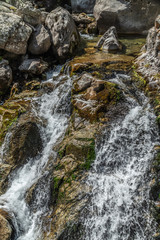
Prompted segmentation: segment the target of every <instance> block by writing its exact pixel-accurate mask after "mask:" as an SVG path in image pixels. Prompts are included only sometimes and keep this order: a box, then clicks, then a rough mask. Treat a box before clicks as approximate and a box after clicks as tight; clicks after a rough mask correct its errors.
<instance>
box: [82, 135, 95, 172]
mask: <svg viewBox="0 0 160 240" xmlns="http://www.w3.org/2000/svg"><path fill="white" fill-rule="evenodd" d="M95 158H96V153H95V141H94V139H93V140H92V142H91V144H90V145H89V148H88V152H87V156H86V159H85V163H83V164H82V165H81V167H82V168H83V169H85V170H89V169H90V167H91V165H92V163H93V162H94V160H95Z"/></svg>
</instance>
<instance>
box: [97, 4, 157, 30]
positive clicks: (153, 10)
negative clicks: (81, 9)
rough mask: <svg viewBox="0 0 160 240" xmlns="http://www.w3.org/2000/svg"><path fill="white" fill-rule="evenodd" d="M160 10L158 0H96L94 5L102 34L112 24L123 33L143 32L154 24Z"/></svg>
mask: <svg viewBox="0 0 160 240" xmlns="http://www.w3.org/2000/svg"><path fill="white" fill-rule="evenodd" d="M159 11H160V4H159V1H158V0H152V1H148V0H137V1H135V0H123V1H121V0H112V1H110V0H96V5H95V7H94V15H95V18H96V20H97V23H98V29H99V32H100V34H103V33H104V32H105V31H106V30H107V29H108V28H109V27H110V26H116V28H117V29H118V31H119V32H123V33H143V32H144V31H146V30H148V29H149V28H150V27H151V26H152V25H153V23H154V20H155V18H156V17H157V15H158V13H159Z"/></svg>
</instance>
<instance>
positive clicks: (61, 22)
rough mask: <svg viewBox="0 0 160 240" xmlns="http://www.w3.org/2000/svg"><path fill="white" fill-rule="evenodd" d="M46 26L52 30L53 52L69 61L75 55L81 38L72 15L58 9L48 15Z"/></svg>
mask: <svg viewBox="0 0 160 240" xmlns="http://www.w3.org/2000/svg"><path fill="white" fill-rule="evenodd" d="M46 26H47V27H48V29H49V30H50V33H51V37H52V44H53V52H54V53H55V54H56V55H57V56H58V57H59V59H62V60H64V59H67V58H69V57H70V56H71V55H73V54H74V51H75V50H76V48H77V46H78V44H79V41H80V37H79V33H78V31H77V28H76V25H75V23H74V21H73V19H72V16H71V15H70V13H69V12H68V11H67V10H65V9H63V8H61V7H58V8H56V9H55V10H53V11H52V12H51V13H49V14H48V16H47V18H46Z"/></svg>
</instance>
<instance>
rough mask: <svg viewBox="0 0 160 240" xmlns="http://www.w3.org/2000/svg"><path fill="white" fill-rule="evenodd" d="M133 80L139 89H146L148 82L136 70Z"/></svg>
mask: <svg viewBox="0 0 160 240" xmlns="http://www.w3.org/2000/svg"><path fill="white" fill-rule="evenodd" d="M133 80H134V82H135V84H136V86H137V87H138V88H139V89H145V87H146V85H147V83H146V80H145V79H144V78H143V77H142V76H141V75H140V74H139V73H138V72H137V71H136V70H133Z"/></svg>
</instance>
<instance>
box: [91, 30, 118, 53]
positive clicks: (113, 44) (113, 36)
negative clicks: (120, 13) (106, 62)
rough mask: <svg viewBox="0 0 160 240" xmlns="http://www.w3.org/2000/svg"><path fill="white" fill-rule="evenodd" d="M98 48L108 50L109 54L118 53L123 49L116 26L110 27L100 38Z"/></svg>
mask: <svg viewBox="0 0 160 240" xmlns="http://www.w3.org/2000/svg"><path fill="white" fill-rule="evenodd" d="M96 48H98V49H100V48H102V49H104V50H107V51H108V52H113V51H118V50H121V49H122V45H121V43H120V42H119V40H118V36H117V31H116V28H115V27H114V26H112V27H110V28H109V29H108V30H107V32H105V34H104V35H103V36H102V37H101V38H100V40H99V41H98V43H97V45H96Z"/></svg>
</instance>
